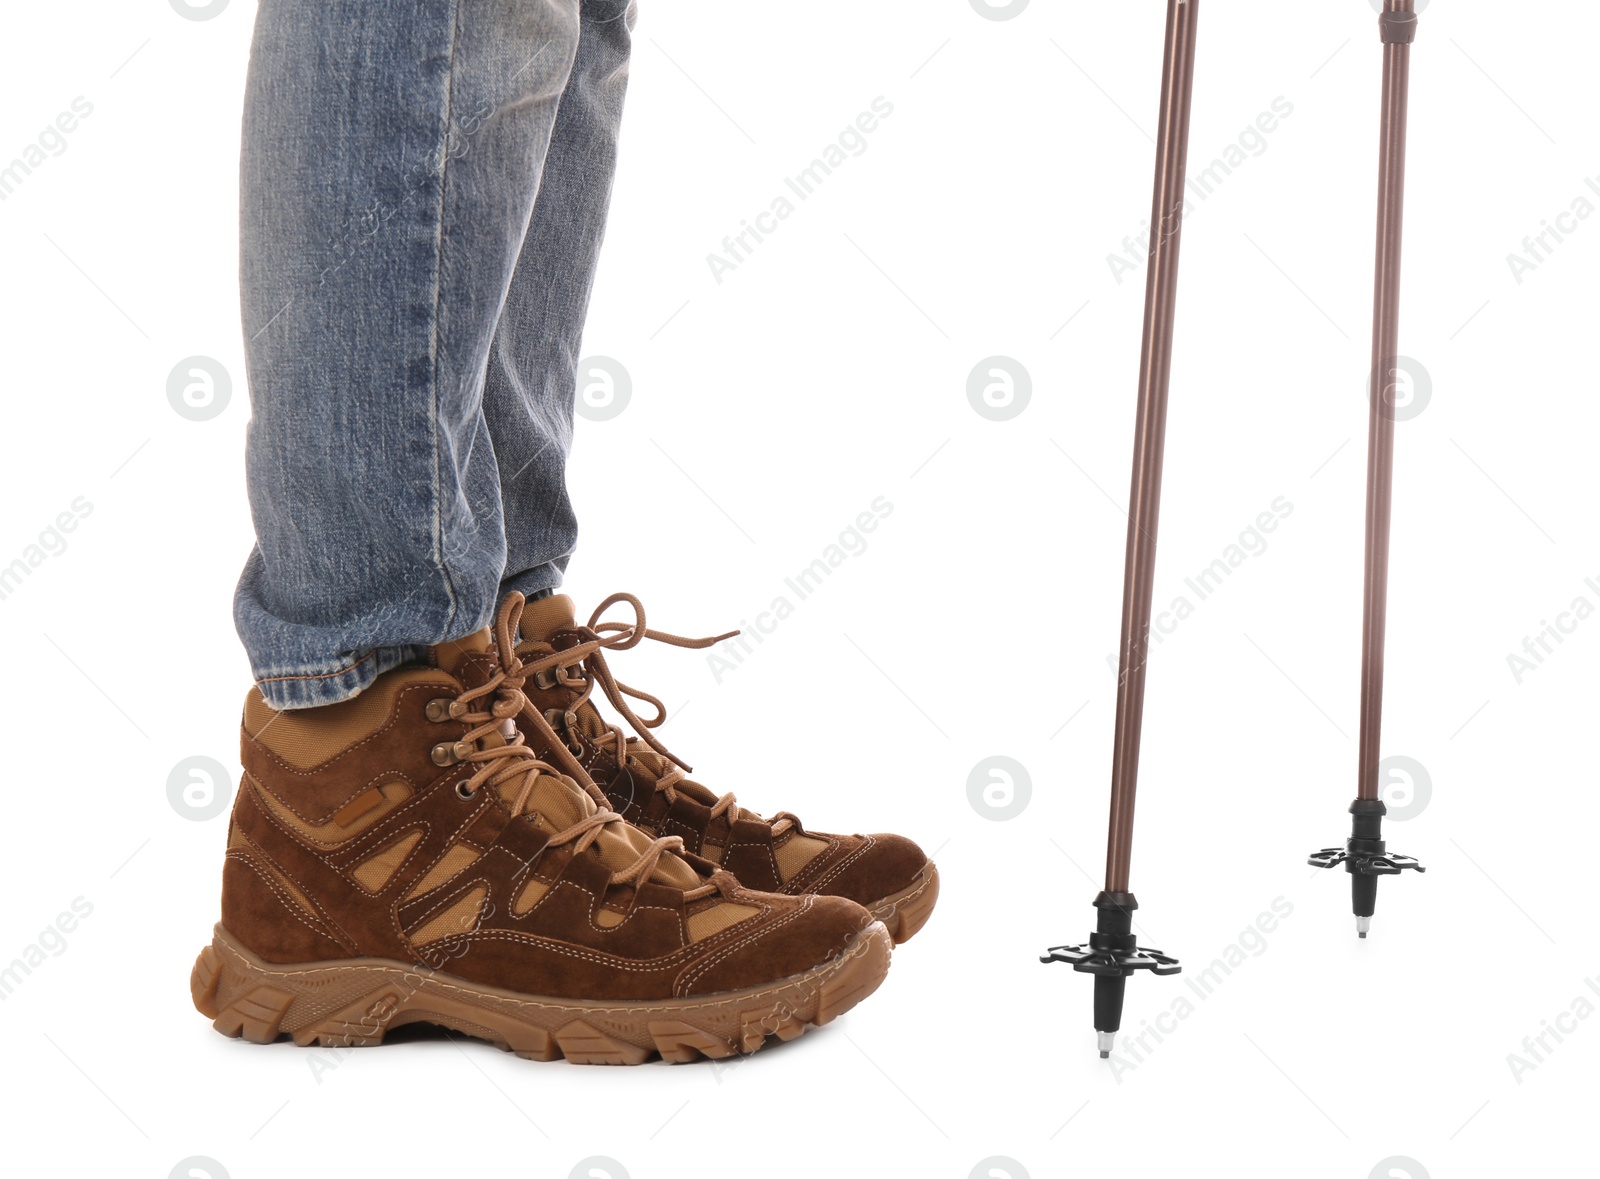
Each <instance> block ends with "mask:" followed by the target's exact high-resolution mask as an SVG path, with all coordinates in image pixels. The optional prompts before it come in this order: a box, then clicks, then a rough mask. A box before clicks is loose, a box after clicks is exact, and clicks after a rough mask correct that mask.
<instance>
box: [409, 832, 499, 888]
mask: <svg viewBox="0 0 1600 1179" xmlns="http://www.w3.org/2000/svg"><path fill="white" fill-rule="evenodd" d="M481 855H483V853H482V852H480V851H479V850H478V849H477V848H475V847H468V846H467V845H466V844H464V843H458V844H456V845H455V846H454V847H452V848H451V849H450V850H449V851H447V852H445V853H444V856H443V858H441V859H440V860H439V862H438V863H437V864H435V865H434V866H433V867H431V868H429V869H428V873H427V875H426V876H424V877H423V878H422V879H421V880H419V881H417V882H416V883H415V884H414V885H412V886H411V891H410V892H408V893H406V895H405V896H404V897H403V898H402V899H403V900H407V901H409V900H410V899H411V898H412V897H419V896H421V895H422V894H423V893H425V892H427V891H428V890H429V889H430V888H438V887H439V886H440V885H441V884H443V883H444V882H445V881H446V880H449V879H450V877H452V876H454V875H455V874H456V873H457V872H459V871H461V869H463V868H465V867H466V866H467V865H468V864H473V863H476V862H477V860H478V857H479V856H481Z"/></svg>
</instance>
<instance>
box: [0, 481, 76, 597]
mask: <svg viewBox="0 0 1600 1179" xmlns="http://www.w3.org/2000/svg"><path fill="white" fill-rule="evenodd" d="M67 508H68V510H67V511H64V512H58V513H56V518H55V519H54V520H52V521H51V522H50V523H49V524H47V525H45V527H44V530H43V531H41V532H40V533H39V535H38V536H37V537H35V538H34V539H33V541H31V542H30V543H29V544H26V545H24V546H23V548H22V554H21V555H20V556H17V557H13V558H12V559H11V561H10V563H9V564H4V565H0V601H5V600H6V599H8V598H10V597H11V595H12V594H14V593H16V592H17V590H18V589H19V588H20V587H21V586H22V583H23V582H25V581H27V580H28V578H30V577H32V576H33V571H34V570H35V569H37V568H39V566H41V565H43V564H44V563H45V562H46V561H48V560H49V559H50V558H51V557H59V556H60V555H61V554H62V553H64V552H66V551H67V533H69V532H76V531H77V529H78V525H79V524H80V523H82V522H83V520H84V519H85V517H87V516H88V515H89V514H90V513H91V512H93V511H94V504H92V503H90V502H89V500H88V498H87V497H85V496H81V495H80V496H78V498H77V499H75V500H73V501H72V502H71V503H70V504H68V505H67Z"/></svg>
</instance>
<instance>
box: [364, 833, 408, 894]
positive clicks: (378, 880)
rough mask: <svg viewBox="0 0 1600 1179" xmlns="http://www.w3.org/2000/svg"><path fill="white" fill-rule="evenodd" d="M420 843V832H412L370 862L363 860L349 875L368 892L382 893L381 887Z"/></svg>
mask: <svg viewBox="0 0 1600 1179" xmlns="http://www.w3.org/2000/svg"><path fill="white" fill-rule="evenodd" d="M421 842H422V832H420V831H413V832H411V833H410V834H409V835H407V836H406V837H405V838H404V839H402V840H400V842H398V843H391V844H390V845H389V846H388V847H386V848H384V849H383V850H382V851H381V852H379V853H378V854H377V855H375V856H373V857H372V858H371V859H370V860H363V861H361V863H359V864H357V865H356V867H355V868H354V869H353V870H352V871H351V873H350V875H351V876H353V877H355V882H356V883H357V884H359V885H360V886H361V887H362V888H364V889H366V890H367V891H368V892H373V893H377V892H382V891H383V886H384V885H386V884H388V883H389V880H390V878H391V877H392V876H394V874H395V872H396V871H398V870H399V867H400V865H401V864H403V863H405V861H406V857H407V856H409V855H410V854H411V851H412V849H413V848H415V847H416V846H417V844H419V843H421Z"/></svg>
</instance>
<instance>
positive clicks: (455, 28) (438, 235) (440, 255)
mask: <svg viewBox="0 0 1600 1179" xmlns="http://www.w3.org/2000/svg"><path fill="white" fill-rule="evenodd" d="M451 10H452V11H451V18H450V49H449V55H448V58H447V62H448V64H447V67H446V71H445V87H444V141H443V143H442V145H441V147H440V151H439V202H438V206H437V209H436V212H435V216H434V223H433V224H434V229H433V241H434V249H433V315H432V320H431V323H430V324H429V340H428V350H429V359H430V360H431V361H432V375H431V379H430V382H429V383H430V389H429V393H430V396H431V400H432V403H433V404H432V413H431V415H430V417H431V421H430V424H429V428H430V430H431V434H432V443H433V448H432V449H433V553H434V563H435V565H436V566H437V567H438V569H439V576H440V577H441V578H442V579H443V581H444V592H445V595H446V597H448V598H449V600H450V606H449V612H448V614H447V615H446V617H445V622H444V625H443V626H442V627H441V628H440V633H441V634H449V633H450V631H451V629H452V628H453V627H454V626H455V623H456V619H457V617H458V615H459V614H460V611H461V604H460V596H459V594H458V593H457V590H456V586H455V581H454V579H453V578H452V577H451V575H450V563H449V561H448V559H447V558H446V556H445V543H444V508H443V504H444V488H443V483H442V478H443V476H442V471H443V466H442V464H441V462H440V456H439V414H440V408H441V407H440V404H439V321H440V306H439V304H440V299H441V298H442V296H443V288H444V218H445V206H446V196H447V193H446V181H447V178H448V173H449V168H450V125H451V120H452V119H453V118H454V117H455V113H454V112H455V76H456V71H455V61H456V43H457V42H458V41H459V39H460V34H461V5H460V2H459V0H457V2H456V3H454V4H452V5H451Z"/></svg>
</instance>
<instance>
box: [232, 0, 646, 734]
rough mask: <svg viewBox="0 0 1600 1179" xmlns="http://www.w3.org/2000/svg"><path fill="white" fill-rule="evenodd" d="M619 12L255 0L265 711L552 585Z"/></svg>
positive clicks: (612, 108)
mask: <svg viewBox="0 0 1600 1179" xmlns="http://www.w3.org/2000/svg"><path fill="white" fill-rule="evenodd" d="M632 24H633V11H632V7H631V4H630V0H386V2H385V3H381V4H380V3H373V0H261V3H260V8H259V12H258V15H257V18H256V27H255V40H254V44H253V46H252V49H251V56H250V71H249V79H248V83H247V88H246V94H245V113H244V141H243V152H242V167H241V193H240V204H241V227H240V228H241V234H240V237H241V250H240V253H241V269H240V282H241V288H242V298H243V313H244V334H245V340H246V360H247V367H248V372H249V383H250V404H251V420H250V427H249V434H248V441H247V453H246V464H247V471H248V482H249V492H250V509H251V514H252V516H253V518H254V521H255V530H256V547H255V549H254V550H253V551H252V552H251V554H250V557H249V560H248V561H247V562H246V564H245V569H244V574H243V577H242V578H241V580H240V582H239V588H238V593H237V595H236V597H235V600H234V619H235V622H236V624H237V626H238V629H239V635H240V637H241V639H243V641H244V645H245V648H246V650H247V651H248V652H249V655H250V662H251V667H252V669H253V671H254V674H255V676H256V678H257V681H258V683H259V685H260V687H261V690H262V692H263V693H264V694H265V696H266V698H267V700H268V702H269V703H271V704H272V705H273V706H274V707H275V708H280V709H281V708H305V707H311V706H314V705H319V704H330V703H333V702H335V701H338V700H343V699H346V698H347V697H350V696H353V695H355V694H356V693H358V692H360V691H361V689H363V688H364V687H366V686H367V685H368V684H370V683H371V682H372V681H373V679H374V678H376V677H377V676H378V675H379V674H380V673H382V672H384V671H386V670H388V669H389V668H391V667H394V666H397V665H398V664H401V663H404V662H406V661H408V660H410V659H413V658H415V657H416V656H417V655H418V654H419V653H420V648H421V647H422V646H424V645H426V644H431V643H438V642H443V641H446V640H448V639H453V638H460V637H461V636H463V635H467V634H471V633H472V632H473V631H476V630H478V629H480V628H482V627H483V626H485V625H487V623H488V622H489V619H490V616H491V614H492V612H493V610H494V607H495V603H496V601H497V600H498V599H499V597H500V595H501V594H502V593H504V592H505V591H507V590H512V589H516V590H521V591H522V592H523V593H525V594H528V595H529V596H533V595H535V594H539V593H543V592H548V591H549V590H550V589H552V588H553V587H555V586H557V585H559V584H560V581H561V576H562V573H563V572H564V570H565V569H566V565H567V561H568V558H569V557H570V556H571V553H572V550H573V546H574V544H575V543H576V540H577V521H576V518H575V517H574V514H573V510H572V504H571V502H570V501H569V499H568V496H567V490H566V461H567V454H568V450H569V448H570V445H571V441H572V412H573V396H574V389H575V384H576V370H577V360H578V354H579V353H578V349H579V343H580V340H581V337H582V329H583V319H584V314H585V311H586V309H587V306H588V302H589V291H590V287H591V284H592V279H593V275H594V268H595V260H596V256H597V254H598V252H599V249H600V240H601V237H602V234H603V230H604V224H605V216H606V209H607V205H608V203H609V200H610V193H611V181H612V174H613V171H614V168H615V163H616V151H617V130H618V124H619V122H620V119H621V114H622V100H623V92H624V90H625V88H626V84H627V63H628V52H629V45H630V30H631V27H632Z"/></svg>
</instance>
